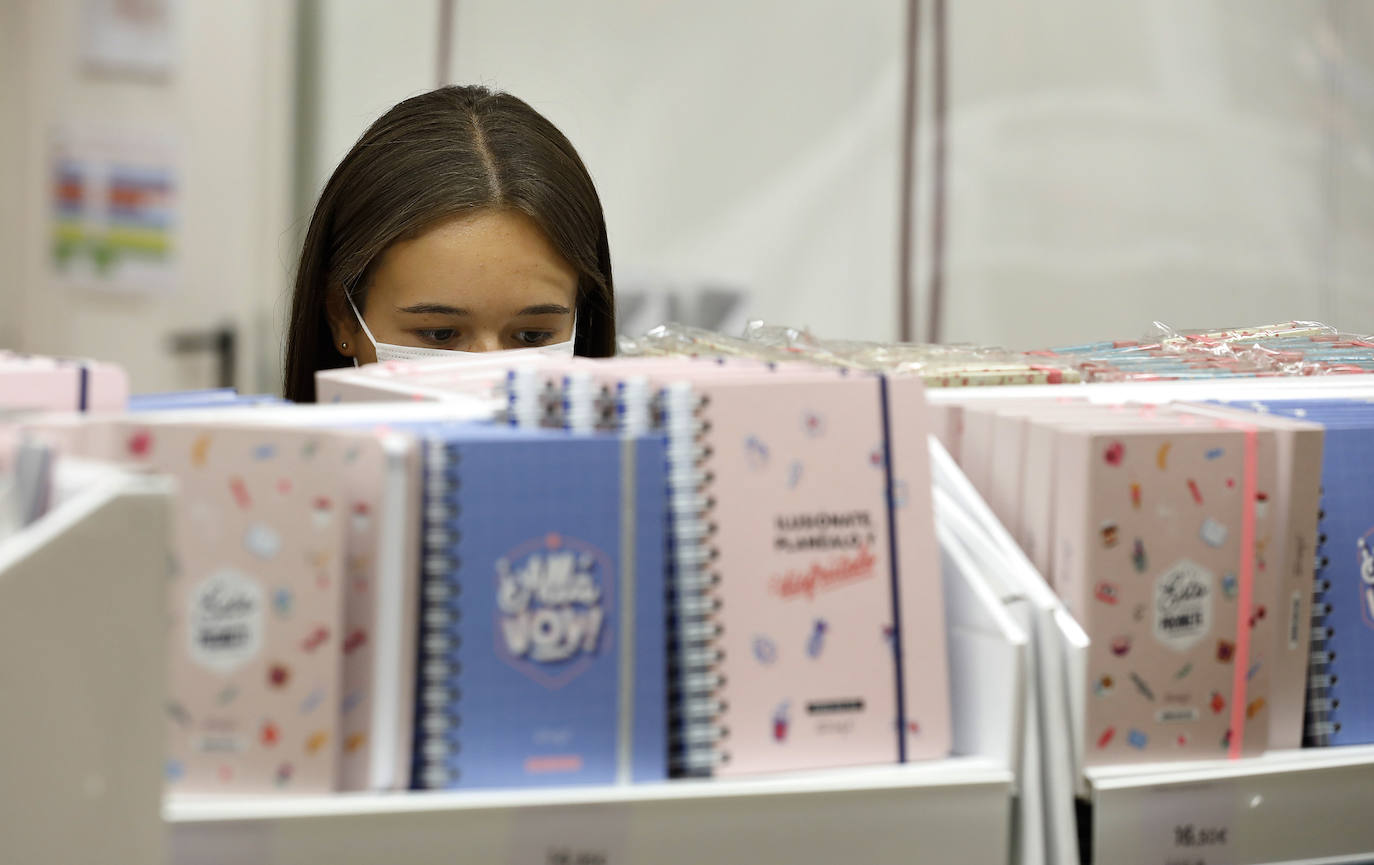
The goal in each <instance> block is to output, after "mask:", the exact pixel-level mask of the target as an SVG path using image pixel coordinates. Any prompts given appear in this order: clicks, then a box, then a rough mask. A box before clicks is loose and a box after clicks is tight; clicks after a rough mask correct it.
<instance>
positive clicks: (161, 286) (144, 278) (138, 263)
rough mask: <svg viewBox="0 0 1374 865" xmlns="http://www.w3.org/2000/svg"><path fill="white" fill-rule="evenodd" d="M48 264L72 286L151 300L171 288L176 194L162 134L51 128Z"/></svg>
mask: <svg viewBox="0 0 1374 865" xmlns="http://www.w3.org/2000/svg"><path fill="white" fill-rule="evenodd" d="M49 183H50V190H49V199H50V202H51V230H50V233H49V237H48V242H49V244H50V261H51V266H52V270H53V274H54V276H55V277H56V278H57V279H58V281H59V282H62V283H65V284H67V285H70V286H74V287H83V288H90V289H95V290H108V291H120V292H138V293H158V292H164V291H168V290H170V289H171V288H173V287H174V286H175V284H176V281H177V274H178V267H177V259H178V253H179V249H178V237H179V231H178V229H179V225H178V222H179V216H180V214H179V211H180V205H179V200H180V190H179V179H178V172H177V167H176V148H175V145H174V142H173V139H172V136H170V135H169V134H165V133H162V134H158V133H154V132H152V131H150V130H140V131H137V132H132V131H130V132H123V131H115V130H105V131H98V130H89V129H83V130H76V129H57V130H55V131H54V133H53V136H52V158H51V175H50V178H49Z"/></svg>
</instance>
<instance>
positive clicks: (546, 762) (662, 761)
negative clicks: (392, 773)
mask: <svg viewBox="0 0 1374 865" xmlns="http://www.w3.org/2000/svg"><path fill="white" fill-rule="evenodd" d="M425 452H426V456H425V460H426V466H425V472H424V474H425V481H424V485H425V489H424V508H423V513H424V518H423V525H422V537H423V543H422V557H421V558H422V571H421V593H420V594H421V609H420V622H421V629H420V642H419V645H420V651H419V659H418V673H419V676H418V680H417V690H416V693H417V707H416V733H415V743H416V745H415V761H414V771H413V773H412V778H413V783H414V786H416V787H417V788H422V789H449V788H470V787H534V786H563V785H570V784H610V783H617V782H628V781H649V780H658V779H662V778H664V777H666V774H667V772H666V766H667V742H666V734H667V719H666V714H667V712H666V709H667V693H666V691H665V684H664V683H665V679H666V664H667V661H666V637H665V598H664V591H665V583H664V561H665V553H666V550H665V548H666V545H667V534H666V533H667V528H668V518H667V501H666V497H667V479H666V474H665V472H666V465H667V459H666V454H665V449H664V443H663V440H662V439H661V438H657V437H651V436H640V437H620V436H613V435H600V434H572V433H563V432H532V431H524V430H512V429H505V428H499V427H467V428H460V427H453V428H450V429H448V430H447V431H445V432H442V433H438V434H433V435H431V436H430V437H429V438H427V440H426V444H425Z"/></svg>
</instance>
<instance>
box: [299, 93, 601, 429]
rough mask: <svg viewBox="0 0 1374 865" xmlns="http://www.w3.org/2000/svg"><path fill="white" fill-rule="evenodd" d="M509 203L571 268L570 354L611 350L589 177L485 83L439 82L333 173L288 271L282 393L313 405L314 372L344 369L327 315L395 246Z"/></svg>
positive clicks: (363, 286) (362, 287)
mask: <svg viewBox="0 0 1374 865" xmlns="http://www.w3.org/2000/svg"><path fill="white" fill-rule="evenodd" d="M484 208H510V209H513V210H518V211H520V212H522V213H524V214H526V215H528V216H529V217H530V218H532V219H533V220H534V221H535V223H536V224H538V225H539V227H540V228H541V229H542V230H543V232H544V234H545V235H546V236H547V237H548V239H549V241H550V242H551V243H552V244H553V246H554V248H555V249H557V250H558V253H559V254H560V255H561V256H562V257H563V259H564V260H565V261H567V262H568V263H569V264H570V265H572V267H573V269H574V270H575V271H576V272H577V274H578V279H577V299H576V303H575V306H576V321H577V337H576V339H577V341H576V343H575V344H574V346H573V349H574V351H575V353H577V354H579V355H583V356H586V357H608V356H610V355H612V354H614V353H615V291H614V287H613V285H612V281H611V252H610V244H609V243H608V242H607V239H606V220H605V217H604V216H603V214H602V212H601V200H600V198H598V197H597V194H596V187H595V186H594V185H593V184H592V179H591V175H589V174H588V173H587V168H586V166H584V165H583V164H582V160H581V158H579V157H578V155H577V151H576V150H574V149H573V146H572V144H571V143H570V142H569V141H568V139H567V138H566V137H565V136H564V135H563V133H561V132H559V131H558V129H557V128H556V127H555V126H554V125H553V124H552V123H550V122H549V121H548V120H546V119H545V118H544V117H543V116H542V115H540V114H539V113H538V112H537V111H535V110H534V109H533V108H531V107H530V106H529V105H527V104H526V103H524V102H522V101H521V100H519V99H517V98H516V97H514V96H511V95H509V94H507V93H496V92H493V91H491V90H488V89H487V88H485V87H475V86H469V87H441V88H439V89H438V90H433V91H430V92H429V93H424V94H421V95H420V96H415V97H412V98H410V99H407V100H405V101H404V102H401V103H400V104H398V105H396V107H394V108H392V109H391V110H390V111H388V112H387V113H386V114H384V115H382V116H381V117H380V118H379V119H378V120H377V122H375V123H373V124H372V126H371V127H369V128H368V130H367V131H366V132H364V133H363V135H362V137H361V138H359V139H358V142H357V143H356V144H354V145H353V149H352V150H350V151H349V152H348V155H347V156H345V157H344V158H343V161H342V162H340V163H339V167H338V168H336V169H334V174H333V175H332V176H331V177H330V178H329V182H328V183H326V184H325V187H324V191H323V192H322V193H321V194H320V200H319V203H318V204H316V206H315V213H314V216H313V217H312V218H311V220H310V228H309V230H308V231H307V232H306V235H305V245H304V247H303V248H302V249H301V260H300V266H299V267H298V268H297V270H296V287H295V294H294V297H293V300H292V305H291V325H290V330H289V331H288V333H287V342H286V371H285V382H284V390H285V394H286V397H287V399H290V400H293V401H296V402H314V400H315V373H316V372H318V371H320V370H322V369H334V368H336V367H341V366H347V365H350V364H351V363H352V362H353V361H352V359H351V358H348V357H345V356H344V355H343V354H342V353H340V351H339V347H338V346H336V345H335V344H334V338H333V333H332V331H331V330H330V326H329V322H330V319H331V317H333V318H335V319H337V318H338V317H340V315H341V314H342V311H343V310H344V309H346V308H347V304H346V303H345V299H346V298H348V297H352V298H353V299H354V302H355V303H357V305H358V308H359V309H360V310H361V309H364V308H365V305H366V302H367V288H368V283H369V280H370V277H371V274H372V271H373V269H374V268H375V266H376V264H377V262H378V261H379V259H380V258H381V255H382V253H383V252H385V251H386V250H387V249H388V248H389V247H390V246H391V245H392V244H393V243H396V242H397V241H399V240H406V239H410V238H413V237H416V236H418V235H420V234H423V233H424V232H425V231H426V230H428V229H429V228H431V227H433V226H434V225H436V224H437V223H439V222H442V221H444V220H445V219H448V218H451V217H454V216H458V215H460V214H464V213H468V212H472V211H477V210H481V209H484Z"/></svg>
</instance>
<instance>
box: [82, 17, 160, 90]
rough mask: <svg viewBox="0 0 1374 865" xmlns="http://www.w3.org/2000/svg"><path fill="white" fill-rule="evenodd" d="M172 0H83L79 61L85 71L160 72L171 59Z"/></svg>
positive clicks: (153, 75) (147, 74) (157, 74)
mask: <svg viewBox="0 0 1374 865" xmlns="http://www.w3.org/2000/svg"><path fill="white" fill-rule="evenodd" d="M178 6H179V4H178V3H177V2H176V0H84V2H83V3H82V4H81V61H82V64H83V65H84V66H85V67H86V68H87V69H88V70H90V71H93V72H97V73H102V74H113V75H132V76H136V77H150V78H162V77H166V76H168V75H170V74H171V72H172V68H173V66H174V64H175V62H176V28H175V23H176V17H177V15H176V13H177V11H178Z"/></svg>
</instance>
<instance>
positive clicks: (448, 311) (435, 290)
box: [335, 210, 577, 363]
mask: <svg viewBox="0 0 1374 865" xmlns="http://www.w3.org/2000/svg"><path fill="white" fill-rule="evenodd" d="M576 295H577V272H576V271H575V270H573V268H572V267H571V266H570V265H569V264H568V263H567V262H566V261H564V260H563V259H562V257H560V256H559V254H558V252H557V250H555V249H554V248H553V245H552V244H551V243H549V241H548V238H546V237H545V236H544V233H543V232H542V231H540V229H539V227H538V225H536V224H535V222H534V220H532V219H530V218H529V217H528V216H526V215H525V214H523V213H521V212H519V211H515V210H480V211H477V212H476V213H470V214H464V215H463V216H459V217H456V218H454V219H451V220H448V221H446V222H442V223H440V224H439V225H437V226H435V227H434V228H432V229H430V230H429V231H427V232H425V233H424V234H422V235H420V236H419V237H416V238H414V239H412V240H402V241H398V242H397V243H395V244H392V246H391V247H390V248H389V249H387V251H386V252H385V253H383V254H382V258H381V260H380V262H378V266H377V268H376V270H375V272H374V275H373V279H372V283H371V285H370V286H369V287H368V291H367V303H366V306H365V307H364V308H360V310H359V311H360V312H361V313H362V314H363V317H364V318H365V319H366V320H367V326H368V327H369V328H370V329H371V330H372V335H373V337H374V338H375V339H376V340H377V342H383V343H392V344H394V345H406V346H421V347H424V348H442V349H456V350H459V351H499V350H502V349H510V348H530V347H532V346H540V345H551V344H553V343H559V342H566V341H567V340H568V339H570V338H571V337H572V328H573V308H574V303H575V300H576ZM344 316H345V318H344V319H342V320H340V321H338V322H336V327H335V333H336V335H338V334H339V333H341V332H342V333H343V334H346V335H345V336H343V337H341V338H340V339H339V341H340V342H344V341H346V342H347V343H348V347H347V348H345V349H342V352H343V354H344V355H345V356H347V357H357V359H358V362H359V363H372V362H374V361H376V359H377V354H376V351H375V350H374V349H373V346H372V344H371V343H370V342H368V340H367V337H366V336H365V335H364V334H363V332H362V328H360V327H358V324H357V321H356V320H355V319H354V318H353V311H352V310H351V309H348V307H347V305H345V307H344ZM350 335H351V338H350Z"/></svg>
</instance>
